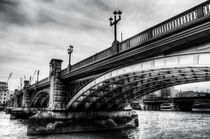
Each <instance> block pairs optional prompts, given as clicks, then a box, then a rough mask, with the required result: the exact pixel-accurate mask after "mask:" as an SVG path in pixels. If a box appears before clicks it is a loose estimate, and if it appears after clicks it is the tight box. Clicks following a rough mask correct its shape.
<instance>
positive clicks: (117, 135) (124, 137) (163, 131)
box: [0, 111, 210, 139]
mask: <svg viewBox="0 0 210 139" xmlns="http://www.w3.org/2000/svg"><path fill="white" fill-rule="evenodd" d="M137 113H138V115H139V127H138V128H135V129H128V130H121V131H106V132H88V133H72V134H59V135H48V136H27V135H26V130H27V121H25V120H10V119H9V115H7V114H5V113H4V112H0V139H37V138H38V139H154V138H155V139H170V138H172V139H173V138H175V139H177V138H180V139H184V138H186V139H189V138H190V139H192V138H194V139H197V138H206V139H209V138H210V113H192V112H163V111H137Z"/></svg>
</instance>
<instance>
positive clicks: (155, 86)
mask: <svg viewBox="0 0 210 139" xmlns="http://www.w3.org/2000/svg"><path fill="white" fill-rule="evenodd" d="M209 37H210V1H206V2H204V3H201V4H200V5H197V6H195V7H193V8H191V9H189V10H187V11H185V12H183V13H181V14H179V15H177V16H174V17H172V18H170V19H168V20H166V21H164V22H162V23H159V24H157V25H155V26H153V27H151V28H149V29H147V30H145V31H143V32H141V33H138V34H136V35H135V36H132V37H130V38H128V39H126V40H124V41H122V42H118V43H117V44H116V43H113V45H112V46H111V47H109V48H107V49H106V50H104V51H102V52H99V53H97V54H95V55H93V56H90V57H88V58H86V59H84V60H82V61H80V62H78V63H76V64H74V65H71V66H69V67H67V68H65V69H62V68H61V67H62V60H59V59H52V60H51V61H50V65H49V69H50V72H49V76H48V77H47V78H45V79H43V80H41V81H39V82H38V83H36V84H32V85H29V82H28V81H25V85H24V89H23V90H20V91H17V92H16V93H15V99H14V101H13V103H12V104H11V106H13V107H20V108H23V109H24V110H25V109H26V108H27V110H28V111H30V110H31V109H32V110H31V111H33V112H34V111H35V112H34V113H37V111H36V110H34V108H37V109H38V110H40V108H41V110H43V111H44V112H46V111H47V112H48V113H49V112H51V113H53V114H51V118H52V117H54V118H57V117H60V118H61V117H65V118H69V117H74V116H73V115H74V114H75V113H77V114H78V113H81V112H82V113H83V114H84V113H86V114H87V113H88V114H90V113H94V114H95V115H100V113H103V112H104V111H105V112H107V113H109V112H116V111H123V110H124V108H125V107H126V106H127V105H128V104H130V103H131V102H133V101H135V100H137V99H139V98H141V97H142V96H144V95H146V94H148V93H151V92H154V91H156V90H160V89H163V88H166V87H170V86H175V85H180V84H187V83H194V82H203V81H210V39H209ZM13 110H14V111H15V109H13ZM56 112H57V113H56ZM63 113H65V116H63ZM66 113H68V114H66ZM96 113H97V114H96ZM72 114H73V115H72ZM77 114H76V115H77ZM94 114H93V115H94ZM128 115H129V114H128ZM121 116H122V115H121ZM46 117H47V116H46ZM76 117H77V118H78V117H80V118H81V117H82V116H81V115H80V114H78V115H77V116H76ZM93 117H94V116H93ZM80 118H78V119H80Z"/></svg>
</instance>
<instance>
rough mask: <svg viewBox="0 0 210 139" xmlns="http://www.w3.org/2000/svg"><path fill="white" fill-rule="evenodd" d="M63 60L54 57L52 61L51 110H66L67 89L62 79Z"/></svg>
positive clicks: (50, 77)
mask: <svg viewBox="0 0 210 139" xmlns="http://www.w3.org/2000/svg"><path fill="white" fill-rule="evenodd" d="M61 63H62V60H59V59H52V60H51V61H50V76H49V79H50V100H49V109H50V110H59V111H60V110H65V108H66V104H65V99H66V90H65V85H64V83H63V81H62V80H61V79H60V71H61Z"/></svg>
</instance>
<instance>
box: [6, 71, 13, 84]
mask: <svg viewBox="0 0 210 139" xmlns="http://www.w3.org/2000/svg"><path fill="white" fill-rule="evenodd" d="M11 77H12V72H11V73H10V75H9V77H8V79H7V84H8V82H9V80H10V78H11Z"/></svg>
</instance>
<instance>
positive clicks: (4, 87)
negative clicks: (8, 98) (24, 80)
mask: <svg viewBox="0 0 210 139" xmlns="http://www.w3.org/2000/svg"><path fill="white" fill-rule="evenodd" d="M5 91H8V84H7V82H0V93H1V92H5Z"/></svg>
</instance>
